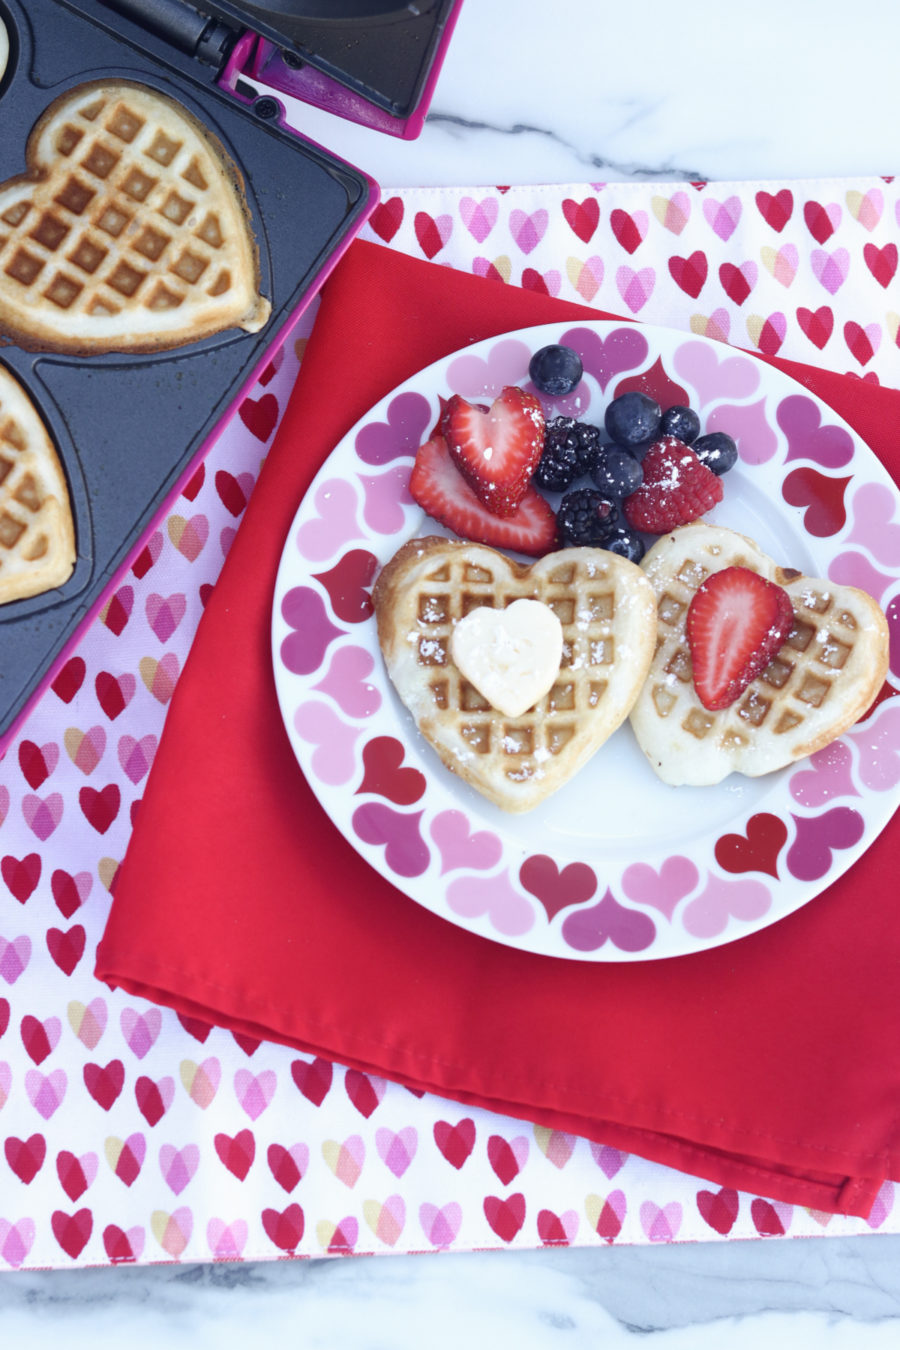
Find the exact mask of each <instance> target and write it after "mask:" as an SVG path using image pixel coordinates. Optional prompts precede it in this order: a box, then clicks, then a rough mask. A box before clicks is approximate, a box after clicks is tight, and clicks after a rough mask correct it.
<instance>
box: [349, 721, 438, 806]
mask: <svg viewBox="0 0 900 1350" xmlns="http://www.w3.org/2000/svg"><path fill="white" fill-rule="evenodd" d="M405 755H406V750H405V749H404V747H403V745H402V744H401V743H400V741H398V740H397V739H396V738H395V737H394V736H375V737H374V738H373V739H372V740H371V741H367V742H366V744H365V745H364V746H363V752H362V760H363V780H362V782H361V783H360V785H359V787H358V788H357V789H356V792H357V794H358V793H360V792H375V793H377V794H378V795H379V796H380V797H387V799H388V801H391V802H394V803H396V805H397V806H411V805H412V803H413V802H417V801H418V800H419V798H420V797H421V796H422V794H423V793H424V791H425V788H426V786H427V784H426V781H425V775H424V774H422V773H420V772H419V770H418V769H411V768H409V767H408V766H407V767H406V768H404V767H403V760H404V757H405Z"/></svg>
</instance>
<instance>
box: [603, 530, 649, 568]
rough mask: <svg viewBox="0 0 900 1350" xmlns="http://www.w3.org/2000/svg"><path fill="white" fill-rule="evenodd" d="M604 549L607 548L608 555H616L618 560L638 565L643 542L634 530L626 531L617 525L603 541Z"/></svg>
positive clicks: (642, 552) (641, 554)
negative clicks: (622, 559) (625, 559)
mask: <svg viewBox="0 0 900 1350" xmlns="http://www.w3.org/2000/svg"><path fill="white" fill-rule="evenodd" d="M603 547H604V548H608V549H609V551H610V553H617V554H618V555H619V557H620V558H627V559H628V561H629V562H633V563H639V562H640V561H641V558H643V556H644V541H643V539H642V538H641V536H640V535H639V534H636V533H635V531H634V530H628V529H626V528H625V526H624V525H617V526H616V528H615V529H614V530H613V532H612V534H611V535H609V536H608V537H607V539H605V540H604V543H603Z"/></svg>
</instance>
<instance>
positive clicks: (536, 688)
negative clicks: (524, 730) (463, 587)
mask: <svg viewBox="0 0 900 1350" xmlns="http://www.w3.org/2000/svg"><path fill="white" fill-rule="evenodd" d="M562 647H563V633H562V624H561V623H560V621H559V619H558V618H557V616H556V615H555V614H554V613H553V610H552V609H551V608H550V607H549V605H545V604H543V603H542V601H540V600H524V599H523V600H514V601H513V602H512V604H511V605H507V607H506V609H490V608H488V607H486V606H484V605H482V606H480V607H479V608H478V609H473V610H470V611H469V613H468V614H466V615H464V617H463V618H461V619H460V621H459V623H457V624H456V626H455V628H454V629H453V633H452V635H451V638H450V655H451V656H452V657H453V660H454V661H455V662H456V665H457V666H458V667H459V669H460V670H461V671H462V673H463V675H465V677H466V679H467V680H468V681H469V682H470V684H473V685H474V686H475V688H476V689H477V690H478V692H479V693H480V694H483V695H484V697H485V698H486V699H487V701H488V703H490V705H491V707H492V708H496V709H497V711H498V712H502V713H505V714H506V716H507V717H520V716H521V715H522V713H524V712H527V711H528V709H529V708H533V707H534V705H535V703H537V702H538V700H539V699H542V698H543V697H544V695H545V694H546V693H547V691H548V690H549V689H550V688H551V687H552V685H553V682H554V680H555V679H556V677H557V675H558V673H559V663H560V661H561V660H562Z"/></svg>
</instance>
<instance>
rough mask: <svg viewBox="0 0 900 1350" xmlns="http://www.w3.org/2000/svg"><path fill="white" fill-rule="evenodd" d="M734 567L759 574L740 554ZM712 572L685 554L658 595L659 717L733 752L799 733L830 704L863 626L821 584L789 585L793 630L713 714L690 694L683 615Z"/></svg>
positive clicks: (655, 696)
mask: <svg viewBox="0 0 900 1350" xmlns="http://www.w3.org/2000/svg"><path fill="white" fill-rule="evenodd" d="M729 563H730V565H733V566H737V567H749V568H751V569H752V570H754V571H756V570H757V568H756V567H755V566H754V562H753V560H752V559H750V558H746V557H744V556H742V555H738V556H736V557H735V558H733V559H730V560H729ZM711 570H712V568H711V567H708V566H707V565H706V564H705V563H704V562H703V561H701V560H700V559H698V558H694V557H688V558H687V559H686V560H685V561H684V562H683V563H682V564H681V566H680V567H679V569H678V571H677V573H675V575H674V576H672V577H670V578H668V580H667V582H666V585H665V587H664V589H663V591H662V593H661V595H660V597H659V603H658V607H657V620H658V627H657V649H656V655H655V657H654V661H653V668H652V669H653V674H652V676H651V679H652V690H651V695H652V700H653V706H654V708H655V710H656V713H657V714H658V716H659V717H660V718H662V719H668V718H670V717H671V718H672V719H673V720H675V721H678V722H679V723H680V726H681V727H682V729H683V730H684V731H686V732H687V733H688V734H689V735H691V736H693V737H694V738H695V739H696V740H698V741H705V740H706V739H707V737H710V736H712V737H714V738H715V739H716V741H717V743H718V744H719V745H721V746H722V748H723V749H726V750H729V751H732V750H740V749H743V748H744V747H746V746H747V745H749V744H750V742H751V741H754V740H756V741H758V739H759V737H760V736H762V735H766V736H769V737H772V738H773V739H777V738H779V737H783V736H785V735H787V734H789V733H794V732H797V731H798V728H800V727H801V726H802V724H803V722H804V721H806V720H807V718H808V717H809V715H810V713H811V712H813V711H818V710H820V709H823V708H824V707H825V705H826V703H827V701H828V698H829V695H830V693H831V688H832V684H833V682H834V678H835V676H836V675H838V674H839V672H840V671H841V670H842V669H843V668H844V666H845V665H846V664H847V661H848V660H849V658H850V656H851V654H852V651H853V647H854V640H855V637H856V633H857V627H858V625H857V621H856V619H855V617H854V615H853V614H852V613H851V612H850V611H849V610H848V609H846V608H844V607H841V606H839V605H838V604H837V603H836V601H835V598H834V596H833V595H832V594H831V593H829V591H828V590H827V589H826V588H825V587H824V586H819V585H817V584H815V583H813V582H811V581H809V580H805V581H804V582H803V584H802V585H801V586H800V588H799V589H798V588H797V586H791V584H790V582H789V581H786V588H787V589H788V593H789V594H790V597H791V602H792V604H793V606H794V625H793V627H792V629H791V632H790V634H789V635H788V637H787V639H786V640H785V643H784V645H783V646H782V648H781V650H780V652H779V653H778V655H777V656H776V657H775V658H774V660H773V661H771V662H770V663H769V665H768V666H767V667H766V669H765V670H764V671H763V672H762V674H761V675H759V676H758V677H757V679H756V680H754V681H753V683H752V684H751V685H750V686H749V687H748V689H747V691H746V693H745V694H744V695H743V697H742V698H740V699H739V700H738V701H737V702H736V703H735V704H733V705H732V707H730V708H726V709H724V710H723V711H721V712H717V713H713V712H709V711H707V710H706V709H705V708H703V707H701V706H700V704H699V703H698V701H697V699H696V697H695V695H694V693H693V669H692V665H691V655H690V651H689V649H688V645H687V640H686V637H685V618H686V615H687V611H688V608H689V606H690V603H691V600H692V598H693V595H694V592H695V591H696V590H697V588H698V587H699V586H700V585H701V584H702V583H703V581H704V580H705V579H706V577H707V576H708V575H709V573H710V571H711Z"/></svg>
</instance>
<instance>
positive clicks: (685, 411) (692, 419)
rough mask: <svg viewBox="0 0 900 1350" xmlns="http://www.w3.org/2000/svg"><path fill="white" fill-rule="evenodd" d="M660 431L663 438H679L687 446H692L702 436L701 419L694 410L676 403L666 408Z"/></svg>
mask: <svg viewBox="0 0 900 1350" xmlns="http://www.w3.org/2000/svg"><path fill="white" fill-rule="evenodd" d="M659 430H660V433H661V434H662V435H663V436H677V437H678V439H679V440H680V441H684V443H685V445H690V444H691V442H692V441H695V440H696V439H697V437H698V436H699V435H700V418H699V417H698V416H697V414H696V413H695V412H694V409H693V408H686V407H684V405H683V404H681V403H676V404H674V405H673V406H672V407H671V408H666V410H665V412H664V413H663V415H662V422H661V423H660V426H659Z"/></svg>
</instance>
